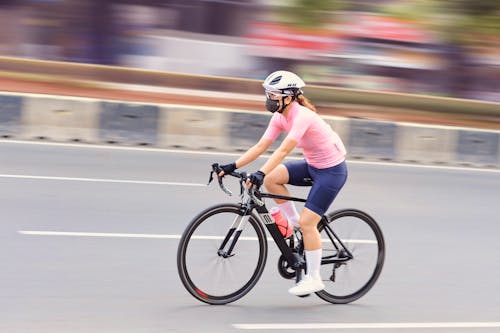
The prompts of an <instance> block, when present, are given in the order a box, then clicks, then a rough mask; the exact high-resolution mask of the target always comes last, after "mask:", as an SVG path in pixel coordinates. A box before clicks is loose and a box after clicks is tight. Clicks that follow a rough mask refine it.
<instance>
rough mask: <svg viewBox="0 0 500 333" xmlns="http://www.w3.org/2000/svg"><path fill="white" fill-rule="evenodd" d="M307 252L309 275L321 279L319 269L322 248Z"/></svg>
mask: <svg viewBox="0 0 500 333" xmlns="http://www.w3.org/2000/svg"><path fill="white" fill-rule="evenodd" d="M305 253H306V264H307V275H309V276H311V277H312V278H315V279H321V276H320V274H319V269H320V267H321V254H322V249H317V250H312V251H308V250H306V251H305Z"/></svg>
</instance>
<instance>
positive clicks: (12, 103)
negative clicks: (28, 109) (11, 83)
mask: <svg viewBox="0 0 500 333" xmlns="http://www.w3.org/2000/svg"><path fill="white" fill-rule="evenodd" d="M22 104H23V98H22V97H21V96H13V95H9V94H3V95H0V137H3V138H9V137H16V136H18V135H19V134H20V133H21V114H22V109H23V105H22Z"/></svg>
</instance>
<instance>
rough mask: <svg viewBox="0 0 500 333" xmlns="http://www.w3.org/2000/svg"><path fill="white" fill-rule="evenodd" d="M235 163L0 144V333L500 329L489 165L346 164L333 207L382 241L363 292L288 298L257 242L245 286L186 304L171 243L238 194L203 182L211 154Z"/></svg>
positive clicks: (497, 193) (186, 155)
mask: <svg viewBox="0 0 500 333" xmlns="http://www.w3.org/2000/svg"><path fill="white" fill-rule="evenodd" d="M233 159H234V156H231V155H227V154H225V155H223V154H216V153H212V154H198V153H190V152H181V151H164V150H154V149H128V148H125V149H122V148H113V147H96V146H78V145H54V144H36V143H22V142H12V141H0V188H1V190H0V207H1V210H0V216H1V222H0V244H1V246H0V249H2V251H0V262H1V268H0V332H8V333H17V332H23V333H24V332H30V333H38V332H50V333H57V332H71V333H76V332H106V333H110V332H120V333H126V332H134V333H137V332H140V333H142V332H148V333H153V332H155V333H156V332H217V333H224V332H244V331H247V330H250V329H251V330H253V331H277V332H279V331H289V330H293V331H294V332H311V331H313V330H314V331H319V332H324V331H330V332H332V331H334V332H387V331H388V329H389V328H390V329H391V330H390V331H391V332H397V331H404V332H434V331H435V332H500V290H499V287H500V282H499V281H500V278H499V277H500V259H499V253H500V241H499V237H500V217H499V215H500V214H499V213H500V208H499V205H500V172H499V171H498V170H478V169H469V170H468V169H458V168H445V167H443V168H438V167H431V168H427V167H419V166H412V165H392V164H374V163H364V162H354V161H349V162H348V166H349V172H350V174H349V179H348V183H347V185H346V186H345V187H344V189H343V192H342V193H341V194H340V196H339V197H338V199H337V201H336V203H335V205H334V206H335V207H334V208H346V207H356V208H359V209H362V210H365V211H367V212H368V213H370V214H371V215H372V216H374V217H375V218H376V219H377V221H378V222H379V224H380V225H381V227H382V229H383V232H384V236H385V238H386V243H387V256H386V264H385V267H384V270H383V272H382V275H381V277H380V279H379V281H378V282H377V284H376V285H375V287H374V288H373V289H372V290H371V291H370V292H369V293H368V294H367V295H365V296H364V297H363V298H362V299H360V300H358V301H357V302H355V303H352V304H350V305H331V304H328V303H325V302H324V301H322V300H321V299H319V298H317V297H315V296H312V297H308V298H297V297H293V296H291V295H289V294H288V293H287V289H288V288H289V287H290V284H291V282H290V281H288V280H284V279H282V278H281V277H280V276H279V275H278V274H277V270H276V268H275V267H276V260H277V253H278V251H277V249H276V248H275V246H274V244H272V243H269V249H270V256H269V258H268V263H267V266H266V269H265V271H264V274H263V276H262V278H261V280H260V281H259V283H258V284H257V286H256V287H255V288H254V289H253V290H252V291H251V292H250V293H249V294H248V295H246V296H245V297H244V298H243V299H241V300H239V301H237V302H235V303H232V304H230V305H226V306H209V305H206V304H202V303H200V302H198V301H197V300H195V299H194V298H192V297H191V296H190V295H189V294H188V293H187V292H186V291H185V290H184V288H183V286H182V284H181V282H180V280H179V278H178V275H177V269H176V264H175V263H176V250H177V245H178V236H179V235H180V234H181V233H182V231H183V229H184V228H185V226H186V225H187V223H188V222H189V221H190V219H191V218H192V217H193V216H194V215H195V214H196V213H197V212H198V211H200V210H202V209H204V208H205V207H208V206H209V205H212V204H215V203H219V202H222V201H234V200H236V198H229V197H227V196H226V195H225V194H223V193H222V192H221V191H220V190H219V189H218V187H217V186H215V185H212V186H210V187H206V186H205V184H206V181H207V180H208V170H209V165H210V164H211V163H212V162H214V161H220V162H229V161H232V160H233ZM261 162H262V160H260V161H258V162H256V164H255V165H254V166H253V167H256V166H257V165H258V164H259V163H261ZM249 170H252V167H250V168H249ZM294 194H297V195H301V194H302V195H303V194H305V192H304V189H297V190H296V191H295V192H294Z"/></svg>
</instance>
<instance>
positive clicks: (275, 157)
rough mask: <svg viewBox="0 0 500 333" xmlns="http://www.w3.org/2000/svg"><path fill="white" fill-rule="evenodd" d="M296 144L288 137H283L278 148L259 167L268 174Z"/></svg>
mask: <svg viewBox="0 0 500 333" xmlns="http://www.w3.org/2000/svg"><path fill="white" fill-rule="evenodd" d="M295 146H297V141H295V140H294V139H290V138H285V140H283V142H282V143H281V145H280V146H279V148H278V149H277V150H276V151H275V152H274V153H273V154H272V155H271V157H269V159H268V160H267V162H266V163H264V165H263V166H262V168H260V171H262V172H263V173H264V174H265V175H268V174H269V173H270V172H271V171H273V170H274V168H276V167H277V166H278V165H279V164H280V163H281V161H283V160H284V159H285V157H286V156H287V155H288V154H290V152H291V151H292V150H293V149H294V148H295Z"/></svg>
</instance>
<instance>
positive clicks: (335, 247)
mask: <svg viewBox="0 0 500 333" xmlns="http://www.w3.org/2000/svg"><path fill="white" fill-rule="evenodd" d="M324 221H325V220H324V219H323V221H322V223H320V224H319V226H318V229H319V232H320V234H321V239H322V245H323V258H322V264H321V277H322V279H323V282H324V284H325V286H326V287H325V289H324V290H322V291H319V292H317V293H316V294H317V295H318V296H319V297H320V298H322V299H323V300H325V301H327V302H330V303H341V304H343V303H350V302H353V301H355V300H357V299H359V298H360V297H362V296H363V295H364V294H366V293H367V292H368V291H369V290H370V289H371V288H372V287H373V285H374V284H375V282H376V281H377V279H378V277H379V275H380V273H381V271H382V267H383V265H384V258H385V243H384V237H383V235H382V231H381V230H380V227H379V226H378V224H377V223H376V222H375V220H374V219H373V218H372V217H371V216H369V215H368V214H366V213H364V212H362V211H360V210H355V209H345V210H340V211H336V212H333V213H330V214H328V215H327V217H326V221H327V222H326V223H323V222H324ZM339 240H340V241H339Z"/></svg>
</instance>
